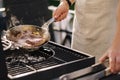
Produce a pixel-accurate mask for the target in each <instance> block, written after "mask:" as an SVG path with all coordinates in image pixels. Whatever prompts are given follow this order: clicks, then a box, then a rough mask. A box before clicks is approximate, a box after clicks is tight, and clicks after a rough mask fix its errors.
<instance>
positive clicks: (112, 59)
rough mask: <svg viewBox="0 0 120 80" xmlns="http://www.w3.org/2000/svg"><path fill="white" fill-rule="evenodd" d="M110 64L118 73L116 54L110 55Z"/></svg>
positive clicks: (113, 70) (114, 71)
mask: <svg viewBox="0 0 120 80" xmlns="http://www.w3.org/2000/svg"><path fill="white" fill-rule="evenodd" d="M109 65H110V69H111V72H112V73H116V58H115V55H114V54H110V55H109Z"/></svg>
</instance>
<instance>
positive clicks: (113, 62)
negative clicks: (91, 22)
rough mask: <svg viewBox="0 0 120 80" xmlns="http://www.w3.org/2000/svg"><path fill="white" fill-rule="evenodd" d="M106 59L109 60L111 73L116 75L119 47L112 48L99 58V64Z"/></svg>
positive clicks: (118, 62)
mask: <svg viewBox="0 0 120 80" xmlns="http://www.w3.org/2000/svg"><path fill="white" fill-rule="evenodd" d="M106 59H109V67H110V70H111V72H112V73H114V74H116V73H118V72H120V47H113V46H112V47H111V48H110V49H108V51H107V52H106V53H105V54H104V55H103V56H102V57H101V58H100V62H104V61H105V60H106Z"/></svg>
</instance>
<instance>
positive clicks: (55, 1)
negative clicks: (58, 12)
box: [48, 0, 74, 10]
mask: <svg viewBox="0 0 120 80" xmlns="http://www.w3.org/2000/svg"><path fill="white" fill-rule="evenodd" d="M59 2H60V0H48V3H49V5H53V6H58V5H59ZM70 9H72V10H73V9H74V4H73V5H72V6H71V7H70Z"/></svg>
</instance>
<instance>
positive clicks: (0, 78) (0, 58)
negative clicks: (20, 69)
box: [0, 26, 8, 80]
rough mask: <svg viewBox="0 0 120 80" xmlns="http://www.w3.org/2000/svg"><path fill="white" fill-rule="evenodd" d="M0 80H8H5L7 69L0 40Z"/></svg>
mask: <svg viewBox="0 0 120 80" xmlns="http://www.w3.org/2000/svg"><path fill="white" fill-rule="evenodd" d="M0 28H1V26H0ZM1 30H2V29H0V34H1ZM0 80H8V79H7V67H6V63H5V55H4V52H3V48H2V44H1V38H0Z"/></svg>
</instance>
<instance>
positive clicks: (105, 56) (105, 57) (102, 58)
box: [99, 53, 108, 63]
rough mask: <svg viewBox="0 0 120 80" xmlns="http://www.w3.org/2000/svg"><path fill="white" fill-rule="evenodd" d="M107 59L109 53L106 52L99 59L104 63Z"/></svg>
mask: <svg viewBox="0 0 120 80" xmlns="http://www.w3.org/2000/svg"><path fill="white" fill-rule="evenodd" d="M106 59H108V53H105V54H104V55H103V56H102V57H101V58H100V59H99V61H100V62H101V63H103V62H104V61H105V60H106Z"/></svg>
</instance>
